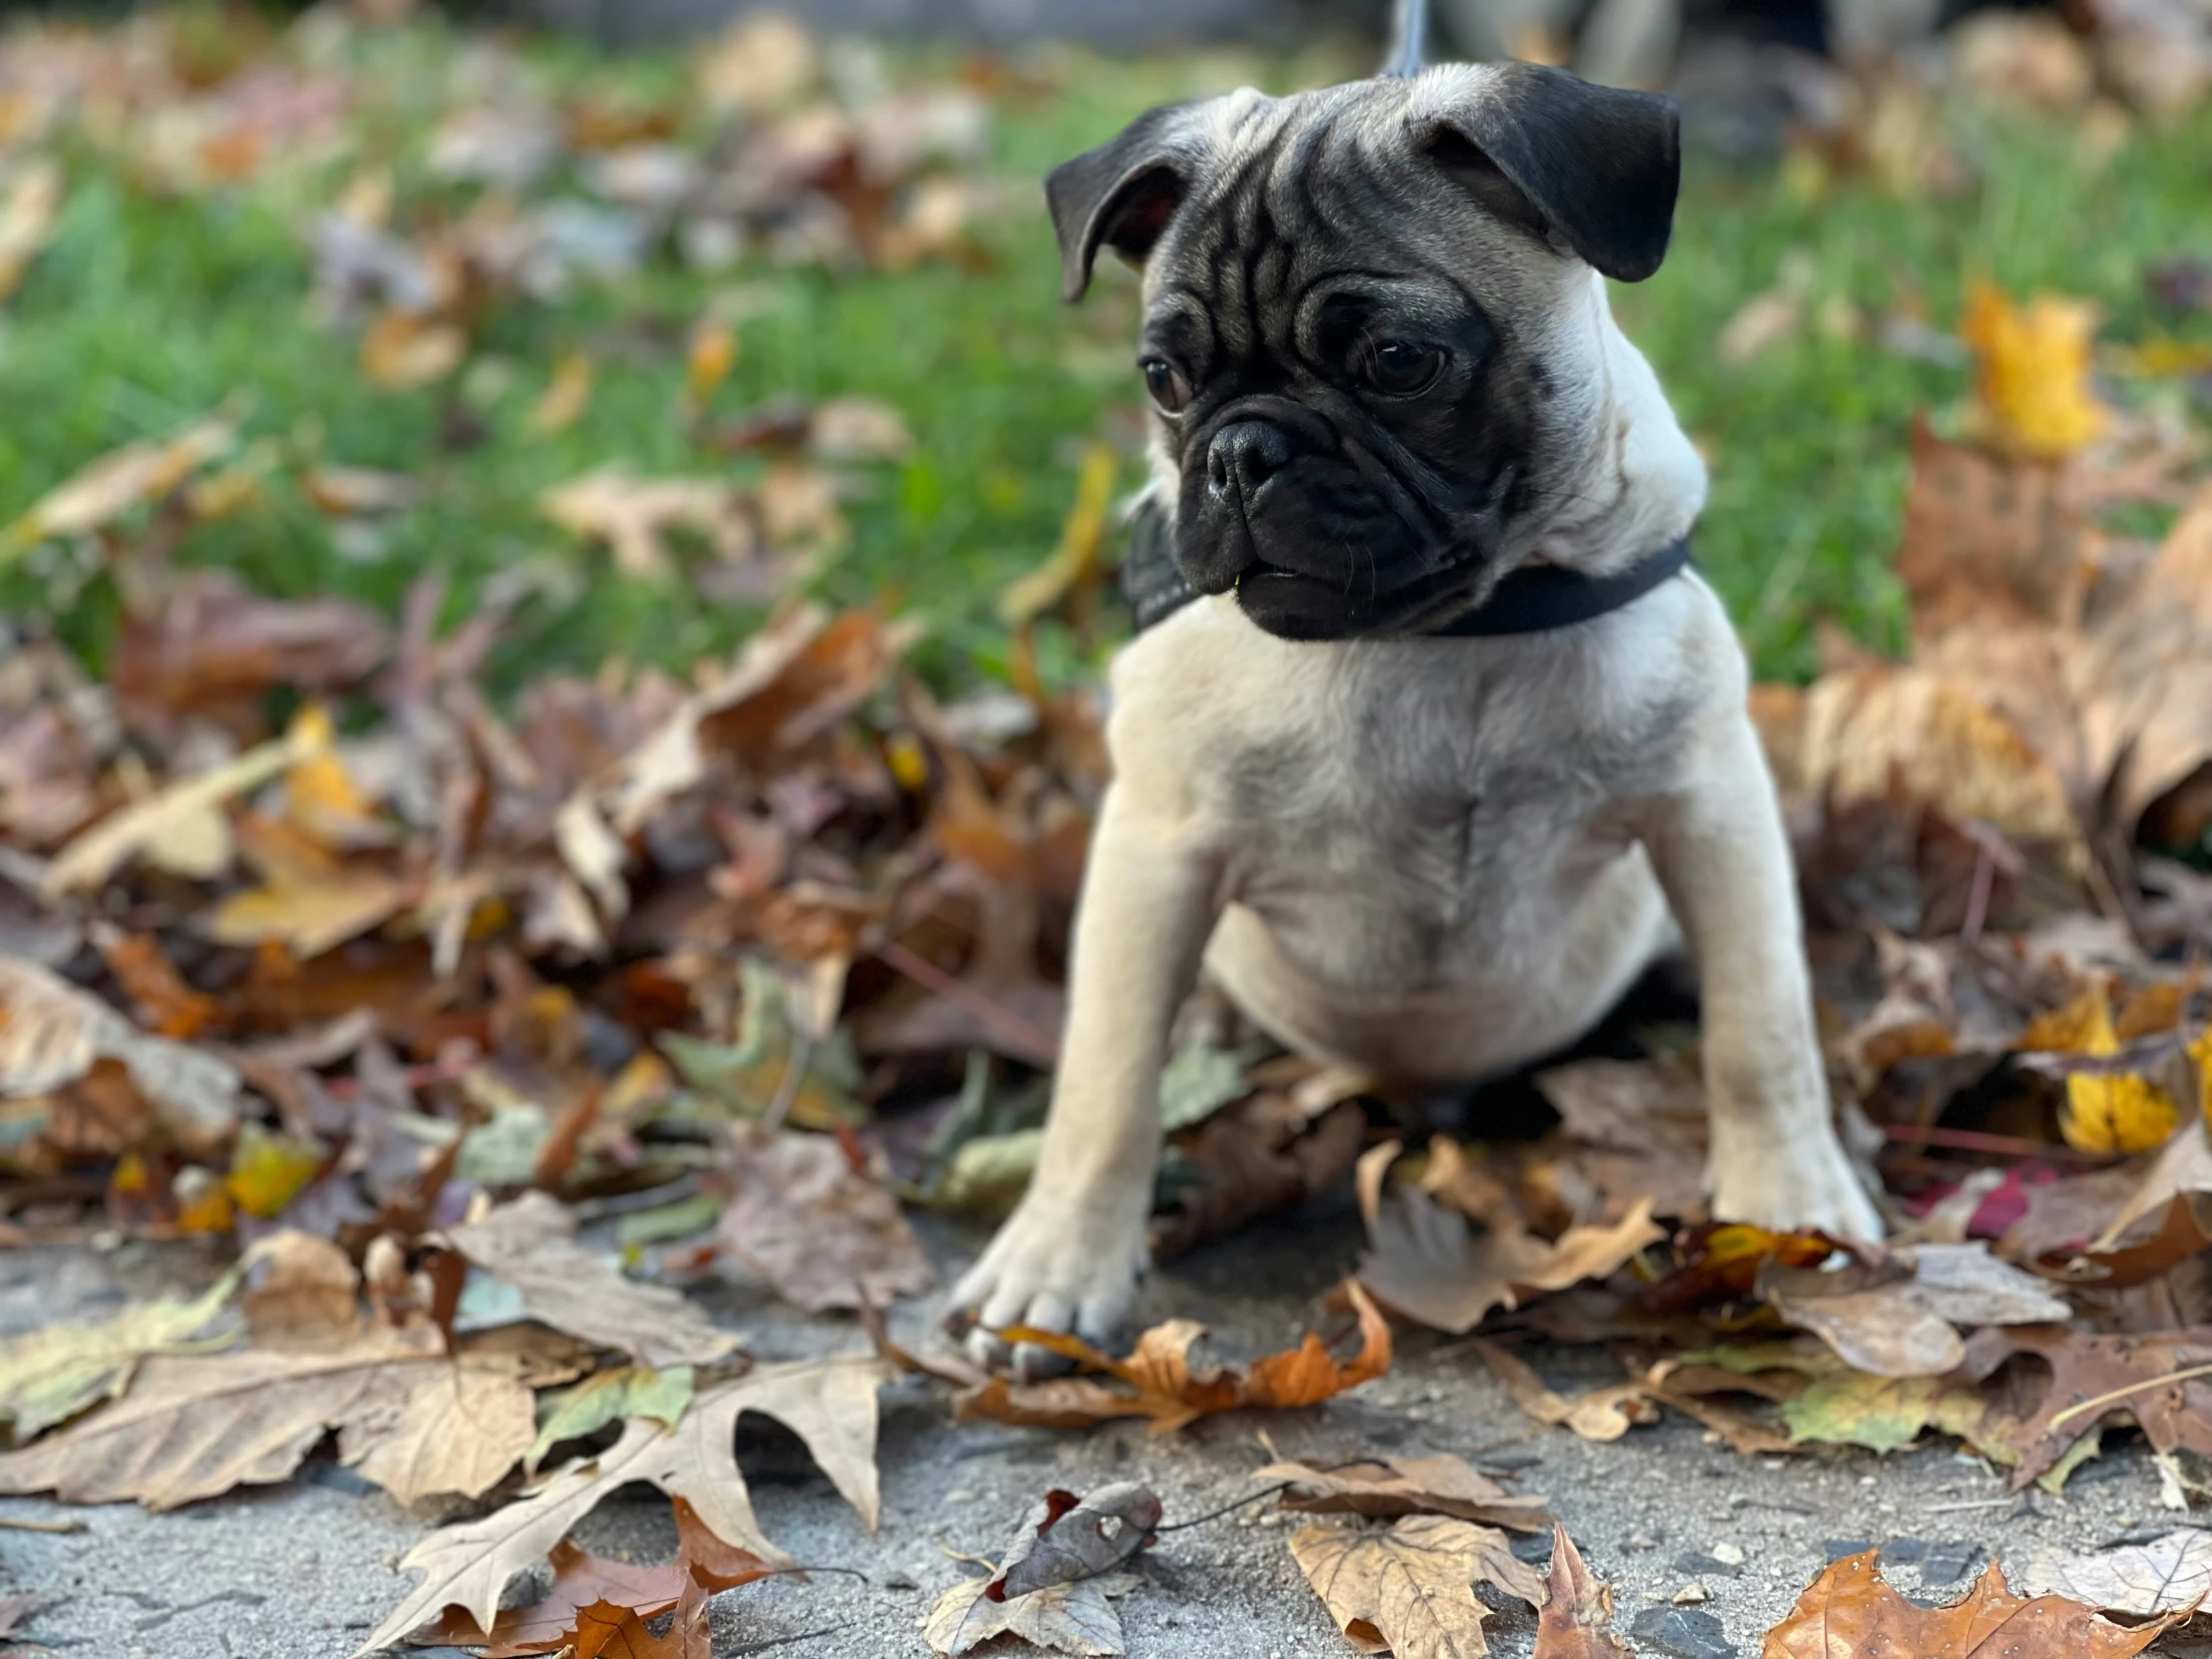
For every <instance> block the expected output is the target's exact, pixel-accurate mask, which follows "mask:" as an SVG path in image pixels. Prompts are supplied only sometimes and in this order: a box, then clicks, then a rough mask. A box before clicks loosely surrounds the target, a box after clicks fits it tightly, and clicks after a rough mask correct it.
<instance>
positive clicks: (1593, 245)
mask: <svg viewBox="0 0 2212 1659" xmlns="http://www.w3.org/2000/svg"><path fill="white" fill-rule="evenodd" d="M1477 74H1478V75H1479V79H1475V80H1471V81H1470V82H1469V92H1468V95H1467V96H1466V97H1464V98H1459V99H1454V100H1453V101H1452V103H1451V104H1450V105H1449V106H1447V107H1446V108H1444V109H1443V110H1441V111H1440V112H1438V114H1437V116H1436V126H1435V137H1434V139H1433V140H1432V149H1433V153H1434V154H1435V156H1436V158H1437V160H1438V161H1439V162H1440V163H1441V164H1442V165H1443V166H1444V167H1445V168H1446V170H1447V171H1449V172H1451V173H1452V174H1454V175H1455V176H1458V177H1460V178H1462V179H1463V180H1464V181H1465V182H1466V183H1467V184H1468V185H1469V186H1470V187H1471V188H1472V189H1473V190H1474V191H1475V192H1476V194H1477V195H1479V196H1481V197H1482V199H1483V201H1484V203H1485V204H1486V205H1488V206H1490V207H1491V208H1493V209H1494V210H1496V211H1498V212H1499V213H1501V214H1503V215H1504V217H1506V218H1509V219H1517V220H1522V221H1524V222H1529V223H1530V228H1531V229H1541V230H1543V231H1548V232H1550V233H1551V234H1552V235H1554V236H1556V237H1557V238H1558V239H1559V240H1560V241H1561V242H1564V243H1565V244H1566V245H1567V247H1569V248H1570V249H1572V250H1573V251H1574V252H1575V253H1576V254H1577V255H1578V256H1580V257H1581V258H1582V259H1583V260H1585V261H1587V262H1588V263H1589V264H1591V265H1593V266H1595V267H1597V269H1598V270H1600V271H1602V272H1604V273H1605V275H1606V276H1608V277H1617V278H1619V279H1620V280H1621V281H1624V282H1640V281H1642V280H1643V279H1644V278H1645V277H1649V276H1650V275H1651V274H1652V273H1653V272H1655V271H1657V270H1658V269H1659V263H1660V261H1662V260H1664V259H1665V258H1666V257H1667V239H1668V237H1669V236H1670V235H1671V234H1672V233H1673V230H1674V199H1675V193H1676V191H1677V190H1678V189H1679V188H1680V186H1681V183H1682V135H1681V128H1682V122H1681V112H1680V111H1679V110H1678V109H1677V108H1676V107H1675V103H1674V100H1673V99H1671V98H1662V97H1659V96H1658V95H1657V94H1655V93H1649V92H1621V91H1618V90H1616V89H1614V88H1612V87H1599V86H1592V85H1591V84H1590V83H1589V82H1587V81H1584V80H1580V79H1578V78H1577V77H1575V76H1573V75H1569V74H1568V73H1567V72H1566V71H1565V70H1563V69H1550V68H1546V67H1545V66H1544V65H1542V64H1529V63H1512V64H1499V65H1496V66H1494V67H1491V68H1486V69H1483V70H1481V71H1478V72H1477Z"/></svg>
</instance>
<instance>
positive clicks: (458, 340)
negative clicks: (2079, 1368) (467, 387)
mask: <svg viewBox="0 0 2212 1659" xmlns="http://www.w3.org/2000/svg"><path fill="white" fill-rule="evenodd" d="M467 355H468V335H467V333H466V332H465V331H464V330H463V329H462V328H461V327H460V326H459V325H458V324H457V323H453V322H448V321H445V320H443V319H442V318H439V317H435V316H425V315H419V314H417V313H415V312H413V311H397V310H388V311H385V312H384V313H383V314H382V315H381V316H379V317H377V318H376V320H375V321H374V322H372V323H370V324H369V326H368V331H367V332H366V333H364V334H363V335H362V336H361V348H360V355H359V362H360V368H361V373H362V375H363V376H364V377H365V378H366V379H367V380H368V382H369V383H370V384H371V385H377V386H382V387H384V388H385V389H386V390H388V391H416V390H419V389H420V388H422V387H424V386H432V385H436V384H437V382H438V381H440V380H442V379H444V378H445V377H446V376H447V375H449V374H451V373H452V372H453V371H454V370H455V369H456V368H459V367H460V366H461V359H462V358H463V357H465V356H467Z"/></svg>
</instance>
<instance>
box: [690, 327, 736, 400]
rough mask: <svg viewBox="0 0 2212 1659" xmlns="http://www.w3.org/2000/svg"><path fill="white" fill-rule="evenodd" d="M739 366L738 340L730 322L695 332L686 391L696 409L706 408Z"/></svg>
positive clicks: (692, 339)
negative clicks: (717, 389)
mask: <svg viewBox="0 0 2212 1659" xmlns="http://www.w3.org/2000/svg"><path fill="white" fill-rule="evenodd" d="M737 363H738V336H737V334H736V332H735V331H734V330H733V329H732V328H731V326H730V324H729V323H727V322H720V321H715V320H712V319H710V320H708V321H705V322H702V323H700V325H699V326H698V327H696V328H694V329H693V330H692V337H691V349H690V350H689V352H687V353H686V355H685V358H684V391H685V395H686V396H688V397H689V398H690V399H691V406H692V407H693V408H695V409H696V408H700V407H702V406H703V405H704V404H705V403H706V401H707V399H708V398H710V397H712V396H714V394H715V388H716V387H717V386H719V385H721V384H722V382H723V381H725V380H727V379H728V378H729V377H730V370H731V369H733V368H735V367H736V366H737Z"/></svg>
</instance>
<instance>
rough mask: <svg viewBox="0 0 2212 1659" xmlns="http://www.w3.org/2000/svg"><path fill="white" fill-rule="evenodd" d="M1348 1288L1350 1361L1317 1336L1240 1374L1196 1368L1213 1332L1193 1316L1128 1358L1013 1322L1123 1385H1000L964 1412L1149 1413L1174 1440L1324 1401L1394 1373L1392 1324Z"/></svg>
mask: <svg viewBox="0 0 2212 1659" xmlns="http://www.w3.org/2000/svg"><path fill="white" fill-rule="evenodd" d="M1346 1291H1347V1293H1348V1294H1349V1295H1350V1297H1351V1299H1352V1305H1353V1308H1354V1310H1355V1311H1356V1312H1357V1313H1358V1315H1359V1317H1360V1351H1359V1353H1357V1354H1356V1355H1354V1356H1353V1357H1352V1358H1351V1359H1350V1360H1348V1361H1339V1360H1338V1359H1337V1358H1336V1357H1335V1356H1334V1355H1332V1354H1331V1353H1330V1352H1329V1350H1328V1348H1327V1346H1325V1345H1324V1344H1323V1342H1322V1340H1321V1338H1319V1337H1317V1336H1316V1335H1314V1334H1313V1333H1312V1332H1310V1331H1309V1332H1308V1333H1307V1334H1306V1340H1305V1342H1304V1343H1302V1344H1301V1345H1300V1346H1299V1347H1297V1348H1296V1349H1293V1350H1291V1351H1290V1352H1289V1353H1287V1354H1271V1355H1269V1356H1267V1357H1266V1358H1265V1359H1262V1360H1256V1361H1254V1362H1253V1363H1252V1366H1251V1368H1250V1369H1249V1370H1248V1371H1247V1372H1246V1373H1245V1374H1244V1375H1243V1376H1241V1377H1240V1376H1239V1375H1237V1373H1236V1372H1235V1371H1233V1370H1232V1369H1231V1368H1229V1367H1227V1366H1213V1367H1209V1368H1207V1369H1205V1370H1203V1371H1193V1370H1192V1368H1191V1360H1190V1350H1191V1345H1192V1344H1194V1343H1196V1342H1197V1341H1198V1340H1199V1339H1200V1338H1201V1337H1203V1336H1204V1335H1205V1334H1206V1328H1205V1327H1204V1326H1202V1325H1199V1324H1197V1323H1196V1322H1195V1321H1191V1320H1170V1321H1168V1323H1167V1324H1165V1325H1159V1326H1154V1327H1153V1328H1152V1329H1151V1330H1150V1331H1147V1332H1145V1333H1144V1335H1143V1336H1141V1337H1139V1338H1138V1339H1137V1347H1136V1352H1135V1353H1133V1354H1131V1355H1130V1356H1129V1358H1128V1359H1126V1360H1115V1359H1111V1358H1109V1357H1108V1356H1106V1355H1104V1354H1101V1353H1099V1352H1098V1351H1097V1350H1096V1349H1094V1348H1092V1347H1091V1346H1090V1345H1089V1344H1088V1343H1085V1342H1083V1341H1081V1340H1080V1339H1079V1338H1075V1337H1069V1336H1065V1335H1063V1334H1061V1333H1059V1332H1056V1331H1035V1330H1031V1329H1029V1328H1027V1327H1025V1326H1011V1327H1009V1328H1008V1329H1006V1330H1005V1331H1003V1332H1001V1333H1000V1335H1001V1336H1002V1337H1004V1338H1005V1339H1006V1340H1007V1341H1009V1342H1016V1343H1034V1344H1036V1345H1037V1346H1038V1347H1040V1348H1044V1349H1048V1350H1050V1351H1051V1352H1052V1353H1054V1354H1058V1355H1061V1356H1063V1357H1065V1358H1067V1359H1070V1360H1073V1361H1075V1362H1076V1363H1077V1364H1078V1365H1080V1366H1082V1367H1084V1368H1086V1369H1087V1370H1091V1371H1096V1372H1103V1373H1104V1374H1106V1376H1108V1377H1110V1378H1112V1379H1113V1380H1114V1381H1115V1382H1117V1383H1121V1384H1122V1387H1121V1388H1113V1387H1109V1386H1107V1385H1106V1384H1105V1383H1100V1382H1097V1381H1095V1380H1094V1379H1091V1378H1073V1379H1065V1378H1064V1379H1061V1380H1059V1381H1057V1382H1054V1383H1032V1384H1024V1385H1021V1386H1011V1387H1010V1386H1009V1385H1007V1384H1006V1383H999V1382H997V1381H996V1380H994V1381H993V1383H991V1384H989V1385H987V1386H985V1387H982V1388H978V1389H974V1390H971V1391H970V1392H968V1393H966V1394H963V1395H961V1397H960V1399H959V1400H958V1401H957V1411H958V1414H960V1415H962V1416H984V1417H992V1418H996V1419H998V1420H1000V1421H1005V1422H1046V1423H1050V1424H1052V1425H1054V1426H1060V1427H1066V1426H1073V1425H1077V1424H1080V1423H1084V1422H1102V1421H1104V1420H1106V1419H1107V1418H1110V1417H1129V1416H1142V1417H1149V1418H1151V1419H1152V1431H1153V1432H1154V1433H1155V1434H1166V1433H1171V1432H1173V1431H1174V1430H1175V1429H1178V1428H1181V1427H1183V1426H1185V1425H1186V1424H1188V1423H1190V1422H1192V1421H1195V1420H1196V1419H1197V1418H1199V1417H1202V1416H1205V1415H1208V1414H1209V1413H1211V1412H1215V1411H1233V1410H1237V1409H1239V1408H1241V1407H1244V1406H1255V1407H1259V1408H1262V1409H1279V1408H1283V1407H1288V1406H1297V1405H1317V1404H1319V1403H1320V1402H1321V1401H1323V1400H1325V1399H1328V1398H1329V1397H1331V1396H1332V1395H1334V1394H1339V1393H1342V1392H1343V1391H1344V1390H1345V1389H1347V1388H1353V1387H1358V1386H1359V1385H1360V1384H1361V1383H1371V1382H1373V1381H1374V1380H1375V1379H1376V1378H1378V1377H1381V1376H1382V1375H1383V1373H1384V1372H1386V1371H1388V1370H1389V1369H1390V1328H1389V1326H1388V1324H1387V1323H1386V1322H1385V1321H1384V1320H1383V1316H1382V1314H1381V1313H1379V1312H1378V1311H1377V1310H1376V1307H1375V1304H1374V1303H1373V1302H1372V1301H1370V1300H1369V1298H1368V1296H1367V1294H1366V1293H1365V1292H1364V1291H1362V1290H1361V1289H1360V1287H1359V1286H1358V1285H1356V1284H1354V1285H1348V1286H1347V1287H1346Z"/></svg>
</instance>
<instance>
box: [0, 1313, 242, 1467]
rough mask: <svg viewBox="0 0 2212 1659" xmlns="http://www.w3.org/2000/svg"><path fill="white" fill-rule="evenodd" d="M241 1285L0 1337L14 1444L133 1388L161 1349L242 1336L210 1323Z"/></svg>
mask: <svg viewBox="0 0 2212 1659" xmlns="http://www.w3.org/2000/svg"><path fill="white" fill-rule="evenodd" d="M237 1288H238V1280H237V1277H236V1276H235V1275H232V1276H227V1277H225V1278H224V1279H222V1280H220V1281H218V1282H217V1283H216V1284H215V1285H214V1286H212V1287H211V1288H210V1289H209V1290H208V1291H207V1293H206V1294H205V1295H203V1296H197V1297H162V1298H160V1299H159V1300H157V1301H153V1302H137V1303H132V1304H130V1305H129V1306H127V1307H125V1308H124V1309H123V1310H122V1311H121V1312H119V1313H117V1314H116V1315H114V1316H113V1317H112V1318H110V1319H105V1320H102V1321H100V1322H99V1323H97V1324H90V1325H49V1326H42V1327H39V1328H37V1329H35V1330H31V1331H26V1332H24V1333H22V1334H21V1335H20V1336H15V1337H10V1338H8V1339H7V1340H6V1341H5V1342H0V1420H5V1421H6V1422H7V1424H8V1428H9V1434H10V1438H11V1440H12V1441H13V1443H15V1444H17V1445H21V1444H22V1443H24V1442H25V1441H27V1440H31V1439H35V1438H37V1436H39V1435H40V1434H43V1433H44V1432H45V1431H46V1430H47V1429H49V1428H51V1427H53V1426H54V1424H56V1423H58V1422H66V1421H68V1420H69V1419H70V1418H71V1417H73V1416H75V1415H77V1413H78V1412H80V1411H82V1410H84V1409H85V1407H87V1406H88V1405H92V1404H95V1403H97V1402H98V1401H100V1400H103V1399H112V1398H114V1397H115V1396H116V1395H118V1394H120V1393H122V1392H123V1390H124V1389H125V1388H126V1387H127V1386H129V1384H130V1381H131V1377H132V1374H133V1373H134V1372H135V1371H136V1370H137V1369H138V1364H139V1362H140V1361H141V1360H143V1359H145V1358H146V1357H147V1356H148V1355H153V1354H207V1353H212V1352H214V1351H216V1350H218V1349H223V1348H228V1347H229V1346H230V1345H231V1344H232V1343H233V1342H234V1341H236V1340H237V1339H236V1337H235V1335H234V1334H232V1333H229V1332H216V1333H210V1332H209V1330H208V1328H209V1326H211V1325H212V1324H214V1322H215V1321H216V1319H217V1317H218V1316H219V1315H220V1314H221V1313H222V1311H223V1309H224V1307H225V1305H226V1304H227V1303H229V1302H230V1300H231V1294H232V1292H233V1291H235V1290H236V1289H237Z"/></svg>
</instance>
